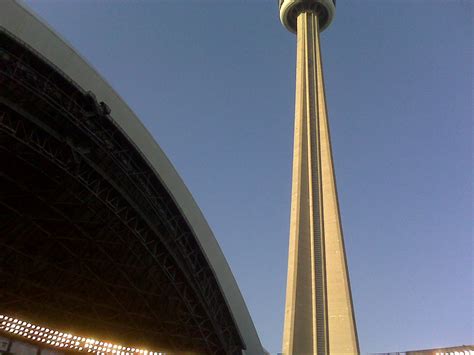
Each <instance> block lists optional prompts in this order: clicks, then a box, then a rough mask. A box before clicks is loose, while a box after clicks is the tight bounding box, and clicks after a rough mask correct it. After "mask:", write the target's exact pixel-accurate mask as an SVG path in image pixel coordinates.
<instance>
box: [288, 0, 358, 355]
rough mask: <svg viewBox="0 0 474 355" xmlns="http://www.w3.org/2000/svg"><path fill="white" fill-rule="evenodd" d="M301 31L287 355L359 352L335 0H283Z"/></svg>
mask: <svg viewBox="0 0 474 355" xmlns="http://www.w3.org/2000/svg"><path fill="white" fill-rule="evenodd" d="M280 11H281V17H282V22H283V24H284V25H285V26H286V27H287V28H288V29H290V30H291V31H293V32H296V33H297V64H296V99H295V130H294V151H293V181H292V198H291V220H290V244H289V255H288V278H287V291H286V306H285V324H284V334H283V353H284V354H330V353H331V354H358V353H359V346H358V340H357V333H356V326H355V318H354V311H353V305H352V297H351V291H350V284H349V275H348V271H347V262H346V256H345V250H344V241H343V235H342V226H341V221H340V214H339V206H338V200H337V191H336V180H335V175H334V167H333V161H332V151H331V142H330V134H329V126H328V118H327V109H326V99H325V93H324V79H323V70H322V61H321V50H320V41H319V31H320V28H325V27H326V26H327V25H328V24H329V23H330V21H331V19H332V17H333V15H334V2H333V1H332V0H309V1H308V0H300V1H298V0H293V1H292V0H285V1H281V2H280Z"/></svg>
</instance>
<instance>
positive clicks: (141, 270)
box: [0, 30, 245, 354]
mask: <svg viewBox="0 0 474 355" xmlns="http://www.w3.org/2000/svg"><path fill="white" fill-rule="evenodd" d="M110 114H112V115H113V112H112V113H111V112H110V109H109V108H108V107H107V105H106V103H103V102H100V103H98V102H97V101H96V99H95V97H94V94H93V93H91V92H85V91H83V90H82V89H80V88H79V87H78V86H76V85H75V84H74V83H73V82H71V81H70V80H69V79H68V78H67V77H65V75H63V74H62V73H61V72H60V71H59V70H58V69H57V68H55V67H54V66H53V65H51V64H49V63H48V62H47V61H46V60H44V59H42V58H41V57H40V56H39V55H38V54H37V53H35V52H34V51H33V50H32V49H30V48H28V47H27V46H26V45H25V44H22V43H21V42H20V41H19V40H17V39H15V38H13V36H12V35H10V34H9V33H7V32H6V31H4V30H0V161H1V165H0V236H1V237H0V285H1V286H0V287H1V289H0V310H1V312H3V313H5V314H11V315H13V316H18V317H19V318H24V319H29V320H31V321H34V322H37V323H39V322H45V323H47V324H48V325H49V326H51V327H56V328H58V329H61V328H67V329H69V330H71V331H73V330H74V331H76V332H78V333H81V334H83V335H84V336H96V337H99V336H100V337H103V338H107V339H110V340H111V341H112V340H115V341H120V342H122V343H130V345H134V344H136V345H137V346H138V345H140V346H148V347H150V348H155V349H157V350H160V349H164V350H170V351H195V352H200V353H213V354H218V353H228V354H233V353H240V352H241V350H242V349H243V348H244V347H245V345H244V344H243V341H242V339H241V337H240V335H239V333H238V330H237V328H236V325H235V322H234V320H233V318H232V316H231V313H230V311H229V309H228V306H227V304H226V302H225V298H224V296H223V295H222V292H221V290H220V288H219V285H218V283H217V281H216V279H215V277H214V274H213V271H212V269H211V268H210V266H209V264H208V262H207V260H206V258H205V256H204V254H203V252H202V250H201V249H200V246H199V244H198V243H197V241H196V239H195V237H194V235H193V233H192V231H191V229H190V227H189V226H188V224H187V222H186V220H185V219H184V218H183V216H182V214H181V213H180V210H179V208H178V206H176V204H175V202H174V200H173V198H172V196H170V194H169V193H168V192H167V190H166V188H165V187H164V186H163V184H162V183H161V181H160V179H159V177H158V176H157V175H156V173H155V172H154V171H153V170H152V168H151V167H150V166H149V164H148V163H147V162H146V160H145V159H144V158H143V156H142V155H141V154H140V152H139V151H138V150H137V149H136V147H135V146H134V144H133V142H131V141H130V140H129V139H128V138H127V136H126V135H125V134H124V132H122V131H121V130H120V128H119V127H117V126H116V125H115V124H114V122H113V121H112V120H111V119H110V116H109V115H110Z"/></svg>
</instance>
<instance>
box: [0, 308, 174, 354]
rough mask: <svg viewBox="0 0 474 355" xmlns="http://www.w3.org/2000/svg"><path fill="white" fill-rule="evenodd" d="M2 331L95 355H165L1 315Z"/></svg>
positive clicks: (0, 325) (0, 326) (0, 328)
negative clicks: (63, 331)
mask: <svg viewBox="0 0 474 355" xmlns="http://www.w3.org/2000/svg"><path fill="white" fill-rule="evenodd" d="M0 330H3V331H5V332H7V333H11V334H13V335H15V336H21V337H24V338H27V339H28V341H34V342H37V343H40V344H44V345H45V346H53V347H56V348H63V349H64V350H74V351H76V352H78V351H79V352H85V353H94V354H101V355H105V354H116V355H135V354H141V355H165V353H161V352H153V351H148V350H144V349H136V348H131V347H126V346H123V345H118V344H111V343H107V342H104V341H99V340H95V339H92V338H83V337H80V336H77V335H72V334H69V333H62V332H60V331H58V330H55V329H49V328H45V327H41V326H39V325H36V324H31V323H28V322H25V321H22V320H20V319H16V318H11V317H7V316H5V315H2V314H0Z"/></svg>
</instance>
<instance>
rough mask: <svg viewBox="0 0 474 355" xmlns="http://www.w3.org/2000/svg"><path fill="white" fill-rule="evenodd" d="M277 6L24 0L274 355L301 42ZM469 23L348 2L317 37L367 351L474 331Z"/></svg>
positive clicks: (455, 6)
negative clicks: (122, 125) (194, 215)
mask: <svg viewBox="0 0 474 355" xmlns="http://www.w3.org/2000/svg"><path fill="white" fill-rule="evenodd" d="M276 2H277V1H276V0H268V1H267V0H245V1H244V0H241V1H238V0H237V1H230V0H226V1H217V0H214V1H205V0H203V1H198V0H189V1H185V0H180V1H178V0H174V1H171V0H168V1H132V0H129V1H122V0H120V1H119V0H116V1H112V0H109V1H66V0H64V1H39V0H37V1H27V3H28V4H29V5H30V6H31V7H32V8H33V9H34V11H36V12H37V13H38V14H39V15H40V16H41V17H43V18H44V19H45V20H46V21H47V22H48V23H49V24H50V25H51V26H52V27H53V28H54V29H56V30H57V31H58V32H59V33H60V34H62V36H63V37H64V38H66V39H67V40H68V41H69V42H70V43H72V45H73V46H74V47H75V48H76V49H77V50H78V51H79V52H80V53H81V54H82V55H83V56H84V57H85V58H87V59H88V60H89V62H90V63H92V65H93V66H94V67H95V68H96V69H97V70H98V71H99V72H100V73H101V74H102V75H103V76H104V77H105V78H106V79H107V80H108V81H109V82H110V83H111V85H112V86H113V87H114V88H115V89H116V90H117V92H118V93H119V94H120V95H121V96H122V97H123V98H124V99H125V101H126V102H127V103H128V104H129V105H130V107H131V108H132V109H133V110H134V111H135V112H136V113H137V114H138V116H139V117H140V118H141V119H142V121H143V122H144V124H145V125H146V127H147V128H148V129H149V130H150V131H151V133H152V134H153V136H154V137H155V139H156V140H157V141H158V143H159V144H160V145H161V147H162V148H163V149H164V151H165V152H166V153H167V155H168V157H169V158H170V159H171V161H172V162H173V164H174V166H175V167H176V169H177V170H178V172H179V173H180V175H181V177H182V178H183V179H184V181H185V183H186V184H187V186H188V187H189V189H190V190H191V192H192V194H193V195H194V197H195V199H196V200H197V202H198V204H199V206H200V207H201V209H202V210H203V212H204V215H205V216H206V218H207V220H208V222H209V224H210V225H211V227H212V229H213V231H214V233H215V235H216V238H217V240H218V241H219V243H220V245H221V247H222V249H223V251H224V254H225V256H226V257H227V260H228V262H229V263H230V265H231V268H232V270H233V272H234V275H235V277H236V279H237V281H238V284H239V286H240V289H241V291H242V293H243V295H244V297H245V300H246V302H247V305H248V307H249V310H250V313H251V315H252V317H253V320H254V322H255V325H256V327H257V330H258V332H259V334H260V337H261V340H262V342H263V344H264V345H265V347H266V348H267V349H268V350H269V351H270V352H271V353H276V352H277V351H279V350H280V346H281V335H282V327H283V308H284V298H285V287H286V266H287V264H286V263H287V249H288V228H289V208H290V180H291V159H292V156H291V152H292V141H293V109H294V76H295V45H296V43H295V37H294V35H293V34H290V33H289V32H287V31H286V30H284V29H283V27H282V26H281V24H280V23H279V19H278V13H277V4H276ZM472 19H473V5H472V2H471V1H467V0H466V1H455V0H451V1H449V0H445V1H436V0H431V1H428V0H426V1H423V0H412V1H408V0H396V1H395V0H367V1H365V0H364V1H363V0H358V1H354V0H350V1H343V0H341V1H338V7H337V14H336V19H335V22H334V23H333V24H332V25H331V27H330V28H329V29H328V30H327V31H325V32H324V33H323V35H322V45H323V56H324V65H325V78H326V88H327V97H328V105H329V106H328V107H329V115H330V123H331V131H332V132H331V133H332V139H333V147H334V157H335V167H336V174H337V182H338V189H339V198H340V204H341V212H342V221H343V226H344V231H345V240H346V247H347V254H348V261H349V270H350V275H351V283H352V291H353V297H354V303H355V311H356V320H357V326H358V331H359V339H360V344H361V350H362V351H363V352H378V351H401V350H407V349H418V348H430V347H437V346H449V345H459V344H467V343H473V342H474V339H473V318H474V315H473V301H472V299H473V282H472V281H473V280H472V273H473V263H472V259H473V239H472V185H471V181H472V169H471V167H472V84H473V83H472V78H473V67H472V65H473V64H472V63H473V62H472V59H473V58H472V43H473V42H472V41H473V38H472V28H473V27H472V26H473V25H472ZM112 115H113V112H112Z"/></svg>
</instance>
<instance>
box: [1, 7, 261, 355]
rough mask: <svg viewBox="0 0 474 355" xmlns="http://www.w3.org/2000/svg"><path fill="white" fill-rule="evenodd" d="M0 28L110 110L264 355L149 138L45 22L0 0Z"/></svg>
mask: <svg viewBox="0 0 474 355" xmlns="http://www.w3.org/2000/svg"><path fill="white" fill-rule="evenodd" d="M0 26H2V27H4V28H5V29H6V30H7V31H9V32H10V33H12V34H13V35H14V36H16V37H17V38H19V39H20V40H22V41H23V42H25V43H26V44H27V45H29V46H30V47H31V48H33V49H34V50H36V51H37V52H39V53H40V54H41V55H42V56H44V57H45V58H46V59H47V60H49V61H50V62H51V63H53V64H54V65H55V66H56V67H58V68H59V69H60V70H61V71H62V72H63V73H65V74H66V75H67V76H68V77H69V78H70V79H72V80H73V81H74V82H75V83H76V84H77V85H79V86H80V87H81V88H83V89H84V90H86V91H88V90H90V91H92V92H93V93H94V94H95V95H96V97H97V100H98V101H104V102H105V103H106V104H107V105H108V106H109V107H110V108H111V110H112V112H111V116H112V119H113V120H114V121H115V122H116V123H117V125H118V126H119V127H120V128H122V130H123V131H124V132H125V133H126V134H127V135H128V137H129V138H130V139H131V141H133V142H134V144H135V146H136V147H137V148H138V149H139V150H140V151H141V153H142V154H143V156H144V157H145V158H146V159H147V161H148V162H149V164H150V165H151V167H152V168H153V169H154V170H155V172H156V174H157V175H158V177H159V178H160V180H161V181H162V182H163V184H164V186H165V187H166V188H167V189H168V191H169V193H170V194H171V196H172V197H173V198H174V200H175V202H176V204H177V206H178V207H179V208H180V210H181V212H182V214H183V216H184V217H185V218H186V220H187V222H188V223H189V226H190V228H191V229H192V230H193V232H194V235H195V236H196V237H197V241H198V243H199V244H200V246H201V248H202V250H203V252H204V255H205V256H206V258H207V260H208V262H209V265H210V266H211V268H212V270H213V272H214V274H215V276H216V279H217V281H218V283H219V285H220V287H221V290H222V292H223V295H224V297H225V299H226V302H227V304H228V306H229V309H230V311H231V313H232V316H233V317H234V320H235V322H236V324H237V327H238V330H239V332H240V334H241V336H242V339H243V341H244V343H245V346H246V348H247V350H246V351H245V354H249V355H250V354H252V355H253V354H255V355H260V354H264V350H263V348H262V345H261V343H260V340H259V338H258V335H257V331H256V329H255V326H254V324H253V322H252V319H251V317H250V314H249V312H248V309H247V306H246V305H245V302H244V299H243V297H242V294H241V293H240V290H239V287H238V286H237V283H236V281H235V279H234V276H233V274H232V271H231V270H230V267H229V265H228V263H227V261H226V259H225V257H224V255H223V253H222V251H221V249H220V247H219V244H218V243H217V241H216V239H215V237H214V235H213V233H212V231H211V229H210V227H209V225H208V224H207V222H206V220H205V218H204V216H203V214H202V212H201V210H200V209H199V207H198V206H197V204H196V202H195V201H194V199H193V197H192V195H191V193H190V192H189V190H188V189H187V188H186V186H185V185H184V183H183V181H182V180H181V178H180V177H179V175H178V173H177V172H176V170H175V169H174V167H173V165H172V164H171V162H170V161H169V160H168V158H167V157H166V155H165V154H164V152H163V151H162V150H161V148H160V147H159V145H158V144H157V143H156V142H155V140H154V139H153V137H152V136H151V134H150V133H149V132H148V131H147V130H146V128H145V127H144V126H143V124H142V123H141V122H140V120H139V119H138V117H137V116H136V115H135V114H134V113H133V111H132V110H131V109H130V108H129V107H128V106H127V104H126V103H125V102H124V101H123V100H122V99H121V98H120V96H119V95H118V94H117V93H116V92H115V91H114V90H113V89H112V87H111V86H110V85H109V84H108V83H107V82H106V81H105V80H104V79H103V78H102V77H101V76H100V75H99V74H98V73H97V71H96V70H95V69H94V68H93V67H92V66H91V65H90V64H89V63H88V62H87V61H86V60H85V59H84V58H82V57H81V56H80V55H79V54H78V53H77V52H76V51H75V50H74V49H73V48H72V46H71V45H69V44H68V43H67V42H66V41H65V40H63V39H62V38H61V37H60V36H59V35H58V34H57V33H56V32H55V31H54V30H52V29H51V28H50V27H49V26H48V25H47V24H46V23H45V22H43V21H42V20H40V19H39V18H38V16H36V15H34V14H33V13H32V11H31V10H29V9H28V8H27V7H26V6H25V5H23V4H22V3H20V2H18V1H16V0H1V1H0Z"/></svg>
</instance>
